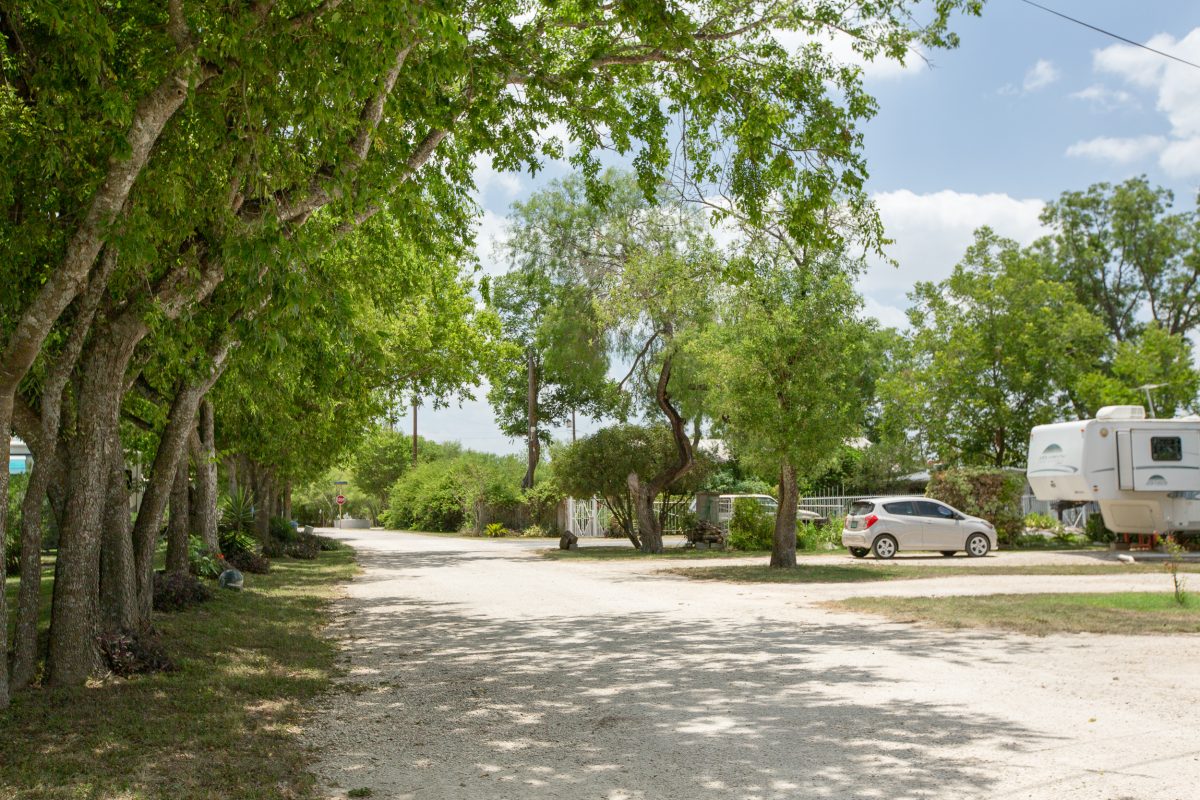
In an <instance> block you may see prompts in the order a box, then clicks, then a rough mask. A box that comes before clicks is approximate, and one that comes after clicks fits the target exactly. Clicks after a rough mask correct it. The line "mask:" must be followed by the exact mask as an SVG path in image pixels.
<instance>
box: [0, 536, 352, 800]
mask: <svg viewBox="0 0 1200 800" xmlns="http://www.w3.org/2000/svg"><path fill="white" fill-rule="evenodd" d="M354 569H355V567H354V561H353V553H352V552H350V551H348V550H347V551H337V552H332V553H321V557H320V558H319V559H318V560H316V561H294V560H291V559H277V560H275V561H273V562H272V565H271V574H270V575H247V576H246V586H247V589H246V591H244V592H241V593H236V592H228V591H217V594H216V597H215V598H214V599H213V600H211V601H210V602H208V603H205V604H203V605H201V606H198V607H195V608H192V609H190V610H188V611H185V612H182V613H177V614H156V615H155V616H156V619H155V625H156V627H157V628H158V630H159V631H160V632H161V633H162V635H163V640H164V642H165V643H166V645H167V648H168V650H169V652H170V654H171V655H172V657H173V658H174V659H175V661H176V664H177V666H178V667H179V669H178V671H176V672H173V673H161V674H156V675H147V676H139V677H135V678H132V679H129V680H125V679H121V678H110V679H107V680H105V681H103V682H97V683H95V684H94V685H91V686H89V687H87V688H85V689H78V690H55V691H46V690H40V689H35V690H32V691H27V692H20V693H17V694H16V695H14V697H13V704H12V707H11V708H10V709H9V710H8V711H7V712H4V713H0V730H3V731H4V735H3V736H2V737H0V797H4V798H14V799H15V798H97V799H99V798H123V799H126V798H127V799H129V800H133V799H134V798H164V799H165V798H171V800H176V799H177V798H217V797H220V798H226V797H228V798H293V799H294V798H306V797H312V796H314V794H315V790H314V785H313V779H312V778H311V776H310V775H309V774H308V773H307V772H306V771H305V766H306V764H307V763H308V762H309V756H308V755H307V754H306V753H305V751H304V750H303V748H302V747H301V745H300V743H299V742H298V740H297V737H296V724H297V722H298V720H299V718H300V712H301V709H302V707H303V706H304V704H305V703H306V702H307V701H309V700H311V699H312V698H313V697H314V696H315V695H317V694H319V693H320V692H322V691H324V690H325V689H326V688H327V687H328V686H329V685H330V681H331V678H332V676H333V673H334V656H335V649H334V645H333V643H332V642H330V641H327V640H325V639H323V638H321V636H320V628H321V626H322V625H323V624H324V623H325V621H326V620H327V618H328V607H329V603H330V601H331V600H332V598H333V597H334V595H335V594H336V592H337V591H338V586H337V584H338V582H339V581H343V580H346V579H348V578H349V577H350V576H351V575H352V574H353V573H354ZM49 577H50V576H49V574H47V575H46V576H45V578H44V579H43V583H42V586H43V590H44V593H45V592H48V589H49V585H50V581H49ZM6 588H8V590H9V599H10V604H11V603H12V602H13V601H15V591H16V584H15V581H13V582H9V585H8V586H7V587H6ZM48 605H49V600H48V596H47V599H46V602H45V603H44V606H46V607H48ZM10 607H11V605H10Z"/></svg>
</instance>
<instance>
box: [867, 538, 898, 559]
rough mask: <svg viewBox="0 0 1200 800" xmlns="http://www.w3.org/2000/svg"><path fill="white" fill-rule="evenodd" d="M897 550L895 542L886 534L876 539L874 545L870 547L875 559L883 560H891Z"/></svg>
mask: <svg viewBox="0 0 1200 800" xmlns="http://www.w3.org/2000/svg"><path fill="white" fill-rule="evenodd" d="M897 549H899V548H898V547H897V546H896V540H895V539H893V538H892V537H891V536H888V535H887V534H886V533H885V534H883V535H882V536H880V537H879V538H878V539H876V540H875V544H873V545H872V546H871V550H872V552H874V553H875V557H876V558H884V559H887V558H891V557H892V556H894V555H896V550H897Z"/></svg>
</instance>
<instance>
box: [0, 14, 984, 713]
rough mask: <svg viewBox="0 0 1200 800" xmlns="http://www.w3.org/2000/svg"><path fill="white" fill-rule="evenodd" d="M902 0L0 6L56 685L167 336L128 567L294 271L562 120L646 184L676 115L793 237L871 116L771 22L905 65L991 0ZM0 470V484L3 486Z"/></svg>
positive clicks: (844, 176)
mask: <svg viewBox="0 0 1200 800" xmlns="http://www.w3.org/2000/svg"><path fill="white" fill-rule="evenodd" d="M918 5H919V4H918V3H916V2H915V0H914V2H910V1H909V0H884V1H883V2H869V3H868V2H861V3H849V4H844V5H842V6H838V7H833V6H828V7H827V6H821V7H820V8H817V9H815V10H814V9H812V8H810V7H809V5H807V4H799V3H796V4H788V3H785V4H782V5H770V6H767V7H759V6H755V5H746V4H744V3H741V2H734V0H701V2H698V3H693V4H689V5H688V6H687V7H686V8H684V7H679V8H672V9H670V10H669V11H668V12H665V13H664V12H663V11H662V9H661V8H657V7H655V8H649V7H647V6H645V5H644V4H640V3H634V4H600V5H594V4H583V5H579V4H573V3H568V4H565V5H564V4H561V3H534V4H527V3H523V2H519V0H500V2H485V3H478V2H457V3H451V4H449V5H446V4H438V5H425V4H417V5H412V4H403V3H394V2H386V1H385V0H370V1H368V2H362V3H355V4H353V7H350V6H345V5H344V4H338V3H315V2H302V3H283V4H281V3H270V2H256V3H235V4H234V5H233V6H230V4H229V3H227V2H225V1H224V0H222V1H221V2H215V0H189V2H186V3H184V2H176V1H175V0H172V1H171V2H167V3H165V4H163V3H152V2H145V1H143V2H136V1H135V2H128V3H126V2H122V3H107V4H99V5H97V4H89V3H82V2H74V1H73V0H72V2H67V3H51V4H47V3H44V2H40V1H38V0H14V1H13V2H9V3H5V4H4V6H3V8H0V15H2V24H0V36H3V39H4V45H5V49H4V57H3V59H2V60H0V70H2V71H3V76H4V80H3V81H0V87H2V88H0V142H3V144H4V152H5V154H6V156H7V157H8V158H7V160H6V169H5V170H4V174H3V176H0V210H2V211H3V213H0V248H2V252H3V256H4V257H3V258H0V265H2V266H0V269H2V270H3V273H2V274H0V283H2V284H3V285H4V286H5V292H4V293H3V297H2V298H0V304H2V309H0V311H2V313H0V456H3V455H5V454H6V452H7V447H8V441H9V437H8V434H9V431H10V427H11V425H12V424H13V422H14V420H17V422H18V425H20V426H23V427H24V428H25V429H26V430H25V431H22V433H25V432H28V433H30V438H31V439H32V440H33V441H31V444H33V443H34V442H35V441H36V442H38V443H39V444H38V446H39V447H43V445H44V447H43V451H42V453H41V454H39V460H41V461H42V462H43V463H47V464H53V463H54V453H55V452H56V448H57V445H58V444H59V442H58V441H57V440H58V439H59V438H61V437H59V436H58V435H57V434H58V431H57V427H58V424H57V422H56V421H55V417H56V415H57V413H58V412H57V411H55V410H54V409H55V408H56V407H63V408H67V409H68V411H69V412H70V413H69V416H71V415H74V414H75V412H76V411H77V410H82V412H83V413H82V415H79V416H78V422H79V424H78V426H77V430H75V431H74V432H73V433H74V435H73V436H71V437H70V438H69V439H64V440H63V442H64V443H65V444H68V445H69V447H68V448H67V450H66V451H65V454H66V459H65V461H64V462H63V463H62V464H61V465H59V466H60V468H61V471H62V474H63V475H64V476H65V477H64V481H65V484H66V486H67V491H66V492H65V496H66V498H67V500H66V505H65V509H64V512H63V514H64V520H63V521H64V522H65V523H66V524H63V525H62V526H60V528H61V530H62V532H63V538H62V541H61V542H60V551H59V560H58V569H57V573H56V579H55V608H56V609H57V610H56V611H55V612H54V614H53V615H52V616H53V621H52V627H53V631H52V633H51V637H50V643H51V647H50V649H51V654H52V660H51V664H50V682H51V683H53V684H68V685H78V684H82V683H83V681H84V680H85V679H86V678H87V676H88V675H89V674H90V673H92V672H93V671H94V670H95V668H96V667H97V666H98V664H97V661H96V649H95V646H94V643H95V639H96V634H97V632H98V629H99V627H100V625H99V619H98V617H97V616H96V615H95V614H93V613H91V609H98V608H100V607H101V606H102V605H103V604H102V603H100V602H99V601H98V597H99V595H100V594H102V593H103V592H104V591H105V587H106V586H115V587H118V588H120V587H121V585H122V584H123V583H124V582H125V579H124V578H120V579H113V578H111V577H110V578H109V579H105V578H104V575H105V574H109V573H106V572H105V571H104V570H101V571H100V573H101V574H100V575H97V570H96V568H95V565H96V564H98V563H106V562H103V559H104V558H105V557H106V556H105V554H106V553H108V554H112V553H114V552H117V553H123V552H125V550H126V548H125V546H124V544H123V542H124V538H125V537H124V534H123V533H118V534H112V535H110V539H109V542H108V545H106V544H105V538H104V537H105V535H106V531H111V530H113V528H111V527H110V526H109V525H107V524H106V521H105V515H106V514H113V515H116V512H117V511H118V510H119V509H120V508H121V507H122V505H121V502H122V501H121V498H120V496H119V495H120V492H119V491H117V489H119V486H118V483H119V482H118V481H117V480H116V478H117V473H118V472H120V470H119V469H118V467H119V466H120V465H119V463H118V461H119V455H120V453H121V451H122V446H121V441H120V439H121V432H122V429H121V426H120V418H121V408H122V400H123V395H124V394H125V389H124V387H126V386H133V385H135V384H136V383H137V379H138V377H139V375H138V373H140V371H141V365H143V364H144V363H147V362H148V361H150V360H151V359H152V358H153V356H154V355H155V354H156V353H158V354H160V355H161V351H159V350H157V348H158V347H159V346H165V347H167V348H168V349H169V348H170V347H171V346H174V347H176V348H178V351H179V352H183V353H184V354H185V355H187V356H188V358H187V359H186V361H182V362H179V366H180V367H181V368H180V370H179V372H178V376H177V377H178V379H177V380H176V382H175V384H174V385H173V386H172V388H171V390H170V395H171V396H170V397H167V398H164V399H165V400H169V402H168V403H165V404H164V405H166V406H167V409H168V410H167V412H166V422H165V424H164V426H163V428H162V431H161V435H160V436H159V445H158V447H157V449H156V453H155V457H154V459H153V462H152V464H153V466H152V468H151V470H150V485H149V487H148V490H147V497H148V498H149V500H150V502H149V503H148V504H144V508H143V512H140V513H139V519H138V521H137V522H136V523H135V527H134V532H133V536H134V537H135V538H138V539H139V542H140V543H141V545H143V546H139V548H137V552H138V553H143V554H144V553H145V547H144V545H145V542H146V541H149V539H150V537H151V535H152V533H154V532H156V531H157V525H158V523H159V522H160V520H161V516H162V513H163V510H164V508H165V507H166V503H167V500H166V497H167V495H169V487H170V485H171V484H172V483H174V481H175V478H176V476H177V475H178V471H179V470H178V467H179V462H180V460H181V456H182V454H183V453H185V452H186V449H187V440H188V438H189V437H190V433H191V431H192V429H193V427H194V417H195V414H196V411H197V409H198V408H199V406H200V404H201V401H202V399H203V397H204V395H205V394H207V392H208V391H209V390H210V389H211V388H212V386H213V385H214V383H215V382H216V381H217V380H218V379H219V378H220V376H221V373H222V372H223V371H224V370H225V369H226V368H227V367H228V365H229V362H230V359H231V358H236V357H237V356H235V355H234V354H235V353H236V352H237V351H238V350H239V348H240V347H241V346H242V345H245V344H246V343H247V342H248V341H253V340H258V339H262V338H269V337H270V336H272V335H273V334H275V333H276V332H277V329H276V328H275V327H274V326H273V325H268V324H266V322H267V321H268V320H270V321H274V319H275V317H274V316H273V315H274V314H276V313H281V312H283V313H286V312H287V310H288V309H289V307H290V301H291V300H292V299H293V298H294V297H295V294H294V293H293V292H294V291H296V290H298V291H299V292H300V293H301V294H309V299H310V300H311V301H312V302H317V301H318V300H319V299H320V298H319V296H318V295H313V294H311V293H310V291H309V290H308V289H306V287H308V286H309V284H306V283H305V281H304V276H305V272H306V270H307V268H308V267H309V266H310V265H311V264H312V263H313V262H314V261H315V260H316V259H317V258H319V256H320V255H321V254H322V253H324V252H327V251H328V250H329V249H330V248H331V247H332V246H334V245H335V244H336V242H337V241H338V240H340V239H342V238H343V237H345V236H347V235H349V234H350V233H351V232H353V231H354V230H355V229H356V228H358V227H359V226H361V225H362V224H363V223H364V222H366V221H367V220H369V219H371V218H372V217H374V216H376V215H377V214H379V213H380V212H382V211H384V210H387V209H389V208H392V209H394V210H396V212H397V213H396V214H395V218H396V219H399V220H403V224H402V225H401V226H400V237H399V238H400V239H401V240H404V241H409V242H421V241H422V238H423V236H424V233H425V231H426V230H427V229H429V230H435V231H444V230H446V229H447V228H454V227H455V226H458V227H460V228H461V227H462V222H463V220H464V218H465V216H466V214H465V213H464V210H465V209H467V208H469V202H468V201H467V199H466V197H467V192H468V191H469V188H470V177H469V175H470V165H471V164H472V163H473V159H474V157H475V156H477V155H480V154H488V155H490V156H491V157H492V158H493V160H494V162H495V163H496V164H497V166H498V167H499V168H501V169H513V168H518V167H522V166H528V167H530V168H533V169H536V168H537V167H539V166H540V163H541V160H542V159H544V158H547V157H555V156H558V155H560V154H561V143H560V142H556V141H553V140H551V141H546V140H544V139H543V138H542V137H540V136H539V135H538V134H539V133H540V132H541V131H543V130H545V129H547V128H548V127H549V126H551V125H553V124H556V123H558V124H562V125H564V126H565V128H566V130H567V131H568V135H569V137H570V138H571V139H573V140H575V141H577V142H579V143H580V144H581V145H582V147H580V149H579V150H578V151H577V152H576V153H575V154H574V155H573V156H572V160H573V161H574V163H575V165H576V166H577V167H578V168H579V169H580V171H581V172H582V173H583V174H584V175H586V176H588V177H589V179H590V183H591V184H592V190H593V193H595V194H597V195H599V194H600V189H599V182H598V181H597V180H595V179H596V178H597V177H598V175H599V158H600V154H601V152H603V151H604V150H607V149H616V150H618V151H620V152H623V153H628V154H630V155H632V156H633V158H634V163H635V165H636V169H637V172H638V175H639V183H640V185H641V187H642V189H643V190H644V191H645V192H647V193H649V192H652V191H653V189H654V187H655V186H656V185H657V183H658V181H659V180H660V179H661V178H662V177H663V175H664V173H665V172H666V171H667V169H668V166H669V163H670V156H671V151H670V149H669V147H668V142H669V141H670V133H669V130H668V123H669V122H670V121H672V120H675V119H684V120H685V123H684V125H685V127H686V135H685V136H683V137H682V139H681V154H683V155H685V156H686V158H685V159H684V162H685V163H686V164H687V165H688V172H689V175H690V177H691V179H692V180H693V181H696V182H700V183H703V184H705V185H720V186H724V187H726V188H727V194H728V195H729V197H730V198H731V200H732V201H733V204H734V206H735V207H736V208H738V209H739V210H740V211H741V212H742V213H745V214H747V215H749V216H751V217H755V216H759V215H761V214H762V213H763V210H764V207H765V206H767V205H768V204H769V202H770V201H771V200H772V199H773V198H781V199H782V201H783V202H784V205H785V206H786V208H787V209H788V213H787V219H788V221H789V225H790V226H791V227H792V228H794V229H795V232H796V233H797V235H798V236H799V234H800V233H801V232H802V231H803V230H806V229H807V230H811V229H812V228H813V227H814V225H813V222H814V220H816V219H818V218H819V216H820V213H823V211H824V209H825V208H826V207H827V206H828V204H829V202H828V201H829V198H830V197H831V196H833V195H834V194H835V192H836V191H838V190H839V188H840V189H854V188H859V187H861V185H862V182H863V180H864V179H865V174H866V173H865V166H864V164H863V162H862V159H861V156H860V154H859V148H860V146H861V135H860V134H859V133H858V131H857V129H856V125H857V123H858V122H859V121H860V120H862V119H864V118H866V117H868V116H870V114H871V113H873V110H874V107H873V103H872V102H871V101H870V99H869V98H868V97H867V96H866V95H865V93H864V92H863V90H862V87H861V83H860V71H859V70H858V69H856V68H854V67H853V66H846V65H844V64H841V63H839V62H838V61H837V60H836V59H834V58H833V57H831V55H830V53H829V50H828V49H827V48H822V47H820V46H816V45H814V46H810V47H806V48H804V49H802V50H801V51H800V52H799V53H796V54H792V53H789V52H787V51H786V50H785V49H784V48H782V47H780V46H779V45H778V44H777V43H776V42H775V38H774V34H773V31H775V30H788V31H795V32H797V33H800V34H801V35H804V36H808V37H810V38H813V39H816V38H817V37H818V36H819V35H820V34H823V33H827V32H830V31H840V32H843V33H844V34H846V35H848V36H850V37H851V40H852V41H853V42H854V47H855V49H856V50H857V51H858V52H859V53H861V54H862V55H863V56H865V57H867V58H874V57H890V58H903V56H904V55H905V54H906V53H907V52H908V48H909V47H911V46H913V45H916V44H923V45H925V46H930V47H939V46H952V45H954V44H955V43H956V40H955V38H954V37H953V36H952V35H951V34H950V33H949V32H948V30H947V24H948V21H949V17H950V15H951V13H952V12H954V11H956V10H958V9H966V10H969V11H973V12H977V11H978V9H979V7H980V5H981V4H980V2H978V0H937V2H935V3H934V4H933V5H932V6H931V7H930V6H927V5H924V4H920V8H921V9H922V11H923V12H924V11H931V13H930V14H926V15H924V16H923V18H922V20H921V22H920V24H917V23H916V22H914V20H913V11H914V8H915V7H916V6H918ZM798 165H799V166H800V169H797V166H798ZM462 232H463V231H461V230H460V231H459V233H462ZM423 250H424V252H425V254H426V255H436V254H438V253H437V251H436V249H434V248H423ZM93 294H94V295H95V296H97V297H99V300H97V301H96V302H97V304H98V305H100V306H101V307H100V308H99V309H98V310H97V308H96V307H95V306H93V307H92V308H91V310H88V306H89V304H90V301H88V300H87V298H88V297H90V296H93ZM268 306H271V307H273V308H272V309H271V310H269V311H268V310H266V309H267V307H268ZM80 312H83V313H80ZM176 324H177V325H179V326H180V327H181V328H184V332H185V334H193V333H198V334H203V336H199V337H191V336H189V335H181V336H180V337H179V338H178V339H177V340H175V341H174V342H173V343H172V345H164V341H165V340H164V339H163V338H160V337H158V336H156V334H158V333H161V332H162V331H164V330H165V329H168V328H170V327H171V326H172V325H176ZM152 340H153V342H154V343H152ZM188 342H191V343H192V344H193V346H192V347H187V346H186V345H187V343H188ZM77 343H78V344H79V346H78V347H76V346H75V345H76V344H77ZM148 351H151V352H148ZM39 364H40V366H39ZM59 367H61V368H62V369H61V370H60V369H59ZM183 367H186V369H184V368H183ZM43 370H44V371H45V373H47V374H49V373H50V372H60V371H65V372H66V374H67V375H69V376H70V378H71V381H70V382H71V383H72V386H71V387H69V388H62V391H61V392H60V393H59V396H57V397H54V396H50V397H47V396H46V395H44V394H39V393H38V391H37V387H38V386H39V384H38V382H37V381H36V380H34V381H32V382H31V381H27V380H26V379H27V377H29V376H30V374H31V372H32V371H39V372H40V371H43ZM35 377H36V376H35ZM417 380H420V378H418V379H417ZM64 387H65V384H64ZM19 388H20V389H22V390H23V391H27V392H28V393H27V394H23V395H22V397H21V398H20V404H18V389H19ZM413 393H415V391H414V392H413ZM53 394H54V392H51V395H53ZM65 395H69V398H68V399H69V403H66V404H64V403H63V397H64V396H65ZM26 406H29V407H26ZM27 412H28V413H27ZM39 418H40V419H39ZM72 418H74V417H73V416H72ZM38 427H43V428H44V429H45V430H51V429H53V430H54V434H55V435H52V436H49V437H40V436H38V435H37V434H38V431H37V430H36V428H38ZM3 460H4V459H3V458H0V462H2V461H3ZM6 484H7V474H6V473H3V472H0V495H3V494H4V491H3V490H4V489H5V486H6ZM110 489H111V490H112V491H110ZM0 515H6V509H5V508H2V507H0ZM115 519H116V517H115V516H114V520H115ZM3 522H4V521H3V520H2V519H0V523H3ZM3 527H4V525H3V524H0V528H3ZM118 560H120V559H118ZM137 566H138V571H137V574H138V575H145V574H148V573H147V572H146V569H147V564H146V563H145V558H144V556H143V557H142V558H141V561H140V562H139V563H138V565H137ZM142 584H143V585H142V586H141V587H140V591H139V592H138V594H139V601H140V602H141V603H142V604H143V605H144V603H145V599H146V598H145V595H146V592H145V588H146V587H145V585H144V584H145V580H142ZM3 605H4V600H3V597H2V596H0V612H3V611H4V609H3ZM79 609H83V611H79ZM4 664H5V659H0V706H2V705H4V704H5V703H6V702H7V686H6V682H5V677H6V670H5V669H4V668H3V666H2V665H4Z"/></svg>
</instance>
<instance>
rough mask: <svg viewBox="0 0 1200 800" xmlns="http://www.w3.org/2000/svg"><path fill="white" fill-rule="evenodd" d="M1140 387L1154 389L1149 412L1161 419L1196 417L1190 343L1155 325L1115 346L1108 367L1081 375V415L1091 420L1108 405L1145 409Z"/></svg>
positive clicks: (1197, 375)
mask: <svg viewBox="0 0 1200 800" xmlns="http://www.w3.org/2000/svg"><path fill="white" fill-rule="evenodd" d="M1140 386H1156V387H1157V388H1155V389H1153V390H1151V391H1152V392H1153V401H1154V409H1153V411H1154V412H1155V413H1156V414H1157V415H1158V416H1160V417H1173V416H1176V415H1177V414H1193V413H1196V408H1197V401H1198V396H1200V370H1197V369H1196V362H1195V355H1194V349H1193V346H1192V342H1191V340H1190V339H1187V338H1185V337H1183V336H1180V335H1179V334H1173V333H1168V332H1167V331H1166V330H1164V329H1163V328H1160V327H1159V326H1158V325H1156V324H1151V325H1148V326H1146V327H1145V328H1144V329H1143V330H1142V331H1141V332H1140V333H1138V334H1137V335H1136V336H1135V337H1134V338H1132V339H1127V340H1126V341H1123V342H1118V343H1117V345H1116V350H1115V354H1114V356H1113V357H1112V362H1111V365H1110V366H1109V368H1108V369H1107V370H1100V369H1098V370H1097V371H1095V372H1091V373H1088V374H1087V375H1084V376H1082V377H1081V378H1080V379H1079V381H1078V383H1077V385H1076V387H1075V391H1074V395H1075V396H1076V397H1077V398H1078V404H1079V405H1080V406H1081V408H1080V415H1081V416H1089V417H1090V416H1094V415H1095V413H1096V412H1097V411H1098V410H1099V409H1100V408H1101V407H1102V406H1108V405H1143V404H1145V402H1146V396H1145V395H1144V394H1143V393H1142V392H1141V391H1140V390H1139V389H1138V387H1140Z"/></svg>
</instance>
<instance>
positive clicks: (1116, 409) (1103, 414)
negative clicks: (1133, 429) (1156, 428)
mask: <svg viewBox="0 0 1200 800" xmlns="http://www.w3.org/2000/svg"><path fill="white" fill-rule="evenodd" d="M1145 418H1146V409H1144V408H1142V407H1141V406H1105V407H1104V408H1102V409H1100V410H1099V411H1097V412H1096V419H1145Z"/></svg>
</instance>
